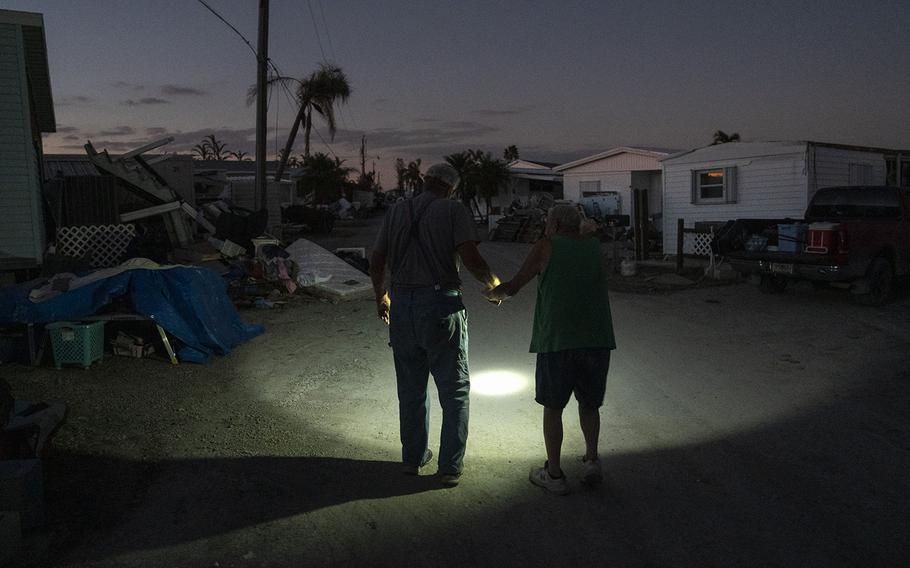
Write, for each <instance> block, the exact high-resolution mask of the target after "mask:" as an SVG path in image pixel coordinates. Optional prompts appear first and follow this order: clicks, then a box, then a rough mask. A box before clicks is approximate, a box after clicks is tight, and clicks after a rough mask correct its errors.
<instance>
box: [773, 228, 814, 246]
mask: <svg viewBox="0 0 910 568" xmlns="http://www.w3.org/2000/svg"><path fill="white" fill-rule="evenodd" d="M808 229H809V226H808V225H806V224H805V223H789V224H786V225H784V224H780V225H778V226H777V247H778V250H779V251H780V252H791V253H792V252H802V250H803V246H805V244H806V233H807V232H808Z"/></svg>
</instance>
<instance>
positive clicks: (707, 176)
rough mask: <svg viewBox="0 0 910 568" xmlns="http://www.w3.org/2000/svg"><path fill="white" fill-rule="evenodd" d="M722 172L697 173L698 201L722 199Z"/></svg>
mask: <svg viewBox="0 0 910 568" xmlns="http://www.w3.org/2000/svg"><path fill="white" fill-rule="evenodd" d="M723 197H724V171H723V170H708V171H706V172H698V199H699V200H704V199H723Z"/></svg>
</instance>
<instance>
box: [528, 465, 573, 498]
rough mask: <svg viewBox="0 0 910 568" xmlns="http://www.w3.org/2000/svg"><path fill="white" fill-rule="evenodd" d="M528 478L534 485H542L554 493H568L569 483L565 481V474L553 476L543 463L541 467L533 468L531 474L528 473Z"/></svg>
mask: <svg viewBox="0 0 910 568" xmlns="http://www.w3.org/2000/svg"><path fill="white" fill-rule="evenodd" d="M528 479H529V480H530V481H531V483H533V484H534V485H536V486H538V487H543V488H544V489H546V490H547V491H549V492H550V493H553V494H555V495H568V493H569V484H568V483H566V476H565V475H563V476H562V477H553V476H552V475H550V472H549V471H548V470H547V464H544V466H543V467H535V468H533V469H532V470H531V474H530V475H528Z"/></svg>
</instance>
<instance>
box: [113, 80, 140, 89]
mask: <svg viewBox="0 0 910 568" xmlns="http://www.w3.org/2000/svg"><path fill="white" fill-rule="evenodd" d="M111 85H113V86H114V87H115V88H117V89H132V90H133V91H142V90H143V89H145V85H140V84H139V83H129V82H127V81H114V82H113V83H111Z"/></svg>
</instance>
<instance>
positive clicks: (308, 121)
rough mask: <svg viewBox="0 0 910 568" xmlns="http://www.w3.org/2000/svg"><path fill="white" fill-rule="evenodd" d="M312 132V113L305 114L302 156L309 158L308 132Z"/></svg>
mask: <svg viewBox="0 0 910 568" xmlns="http://www.w3.org/2000/svg"><path fill="white" fill-rule="evenodd" d="M312 130H313V111H312V110H310V112H308V113H306V124H304V127H303V156H304V157H305V158H309V157H310V132H312Z"/></svg>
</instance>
